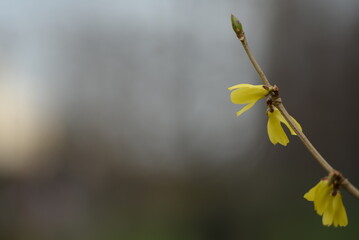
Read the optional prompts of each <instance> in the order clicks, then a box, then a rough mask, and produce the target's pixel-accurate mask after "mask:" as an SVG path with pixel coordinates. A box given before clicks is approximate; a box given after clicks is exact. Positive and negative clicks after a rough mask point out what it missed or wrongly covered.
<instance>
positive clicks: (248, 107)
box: [237, 101, 256, 117]
mask: <svg viewBox="0 0 359 240" xmlns="http://www.w3.org/2000/svg"><path fill="white" fill-rule="evenodd" d="M255 103H256V101H254V102H252V103H249V104H247V105H246V106H245V107H244V108H242V109H241V110H240V111H238V112H237V116H238V117H239V116H240V115H241V114H242V113H244V112H245V111H247V110H249V109H250V108H251V107H253V106H254V104H255Z"/></svg>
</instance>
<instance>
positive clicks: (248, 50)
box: [240, 32, 271, 87]
mask: <svg viewBox="0 0 359 240" xmlns="http://www.w3.org/2000/svg"><path fill="white" fill-rule="evenodd" d="M240 41H241V43H242V45H243V47H244V50H245V51H246V53H247V55H248V57H249V60H250V61H251V63H252V65H253V67H254V69H255V70H256V71H257V73H258V75H259V77H260V78H261V79H262V81H263V84H264V85H265V86H266V87H270V86H271V85H270V83H269V81H268V79H267V77H266V75H265V74H264V72H263V71H262V69H261V67H260V66H259V64H258V63H257V61H256V59H255V58H254V57H253V54H252V51H251V49H250V48H249V45H248V42H247V39H246V36H245V35H244V32H243V37H242V38H241V39H240Z"/></svg>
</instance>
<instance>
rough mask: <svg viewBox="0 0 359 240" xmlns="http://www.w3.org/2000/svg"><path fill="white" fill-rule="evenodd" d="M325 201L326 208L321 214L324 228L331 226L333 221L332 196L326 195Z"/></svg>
mask: <svg viewBox="0 0 359 240" xmlns="http://www.w3.org/2000/svg"><path fill="white" fill-rule="evenodd" d="M326 199H327V202H328V203H327V207H326V208H325V211H324V212H323V219H322V223H323V225H325V226H328V227H329V226H330V225H332V224H333V220H334V208H333V199H334V198H333V196H331V195H328V196H326Z"/></svg>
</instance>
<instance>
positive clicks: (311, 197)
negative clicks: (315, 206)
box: [304, 183, 319, 201]
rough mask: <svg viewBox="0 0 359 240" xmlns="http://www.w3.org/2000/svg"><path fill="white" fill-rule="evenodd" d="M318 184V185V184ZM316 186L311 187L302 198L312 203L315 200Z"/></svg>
mask: <svg viewBox="0 0 359 240" xmlns="http://www.w3.org/2000/svg"><path fill="white" fill-rule="evenodd" d="M318 184H319V183H318ZM318 184H317V185H315V186H314V187H312V188H311V189H310V190H309V191H308V192H307V193H306V194H304V198H305V199H307V200H308V201H314V199H315V192H316V191H317V188H318Z"/></svg>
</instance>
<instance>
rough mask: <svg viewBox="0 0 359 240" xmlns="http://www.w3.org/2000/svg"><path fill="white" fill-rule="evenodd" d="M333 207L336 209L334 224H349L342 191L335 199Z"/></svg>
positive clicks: (343, 225) (342, 225) (341, 225)
mask: <svg viewBox="0 0 359 240" xmlns="http://www.w3.org/2000/svg"><path fill="white" fill-rule="evenodd" d="M333 208H334V209H335V215H334V226H335V227H337V226H340V227H345V226H346V225H348V217H347V213H346V211H345V208H344V204H343V201H342V195H341V194H340V192H338V194H337V195H336V196H335V197H334V199H333Z"/></svg>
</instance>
